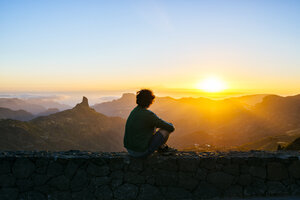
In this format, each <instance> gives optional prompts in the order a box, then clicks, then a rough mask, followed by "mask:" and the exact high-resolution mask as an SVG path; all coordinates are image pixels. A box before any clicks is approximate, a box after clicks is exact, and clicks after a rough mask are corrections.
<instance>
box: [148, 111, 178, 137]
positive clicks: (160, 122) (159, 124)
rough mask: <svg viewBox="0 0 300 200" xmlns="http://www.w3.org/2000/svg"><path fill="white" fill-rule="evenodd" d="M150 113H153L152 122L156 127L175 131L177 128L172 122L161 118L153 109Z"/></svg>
mask: <svg viewBox="0 0 300 200" xmlns="http://www.w3.org/2000/svg"><path fill="white" fill-rule="evenodd" d="M150 113H151V119H152V122H153V124H154V126H155V127H156V128H162V129H165V130H167V131H169V132H173V131H174V130H175V128H174V126H173V124H172V123H169V122H166V121H164V120H162V119H160V118H159V117H158V116H157V115H156V114H154V113H153V112H151V111H150Z"/></svg>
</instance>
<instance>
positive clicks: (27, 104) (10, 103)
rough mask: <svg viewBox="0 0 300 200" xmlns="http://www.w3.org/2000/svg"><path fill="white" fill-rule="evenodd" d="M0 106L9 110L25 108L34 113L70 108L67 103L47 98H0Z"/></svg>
mask: <svg viewBox="0 0 300 200" xmlns="http://www.w3.org/2000/svg"><path fill="white" fill-rule="evenodd" d="M0 107H3V108H9V109H11V110H25V111H27V112H30V113H32V114H34V115H38V114H39V113H42V112H45V111H47V109H49V108H57V109H59V110H60V111H62V110H66V109H70V108H71V107H70V106H68V105H65V104H60V103H58V102H56V101H53V100H51V99H47V98H29V99H19V98H0Z"/></svg>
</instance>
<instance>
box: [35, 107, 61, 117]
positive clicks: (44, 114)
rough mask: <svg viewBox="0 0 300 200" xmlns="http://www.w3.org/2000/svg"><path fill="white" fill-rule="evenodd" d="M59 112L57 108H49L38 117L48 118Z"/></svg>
mask: <svg viewBox="0 0 300 200" xmlns="http://www.w3.org/2000/svg"><path fill="white" fill-rule="evenodd" d="M57 112H59V110H58V109H57V108H48V109H47V110H46V111H44V112H41V113H39V114H38V116H47V115H51V114H54V113H57Z"/></svg>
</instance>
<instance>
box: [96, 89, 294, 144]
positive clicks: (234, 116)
mask: <svg viewBox="0 0 300 200" xmlns="http://www.w3.org/2000/svg"><path fill="white" fill-rule="evenodd" d="M135 106H136V103H135V95H134V94H124V95H123V96H122V97H121V98H120V99H116V100H113V101H111V102H105V103H101V104H96V105H94V108H95V110H96V111H98V112H103V113H105V114H106V115H109V116H119V117H122V118H124V119H126V118H127V117H128V115H129V113H130V111H131V110H132V109H133V108H134V107H135ZM150 110H152V111H153V112H155V113H156V114H157V115H158V116H159V117H161V118H162V119H165V120H166V121H169V122H172V123H173V124H174V125H175V132H174V133H172V136H171V137H170V139H169V144H171V145H173V146H175V147H177V148H185V147H191V146H194V145H195V144H196V145H206V144H209V145H212V146H216V147H222V148H223V147H224V148H228V147H234V146H241V145H244V144H248V143H249V144H250V143H255V142H258V143H261V142H260V141H261V140H263V141H265V142H266V143H267V142H268V141H273V143H274V141H278V142H280V140H282V139H283V138H284V137H287V139H286V140H283V141H286V142H288V141H290V140H291V139H293V137H291V136H289V135H287V134H286V133H287V132H288V131H291V130H295V129H297V128H300V95H296V96H290V97H280V96H276V95H264V94H262V95H248V96H242V97H233V98H228V99H223V100H211V99H207V98H181V99H174V98H171V97H157V98H156V99H155V102H154V104H153V105H151V107H150ZM280 135H281V136H280ZM279 136H280V137H279ZM272 137H275V139H274V138H273V139H271V138H272ZM276 137H277V139H276ZM278 137H279V138H280V139H278ZM267 138H268V139H267ZM288 138H289V139H288ZM270 143H272V142H270ZM273 143H272V144H273ZM252 146H253V148H254V147H255V148H261V147H262V146H261V145H257V146H255V145H254V144H253V145H252ZM275 146H276V145H275ZM266 148H269V147H267V146H266ZM272 148H273V147H272Z"/></svg>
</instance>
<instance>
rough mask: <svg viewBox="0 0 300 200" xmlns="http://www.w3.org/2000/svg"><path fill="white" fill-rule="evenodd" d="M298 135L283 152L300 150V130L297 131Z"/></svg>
mask: <svg viewBox="0 0 300 200" xmlns="http://www.w3.org/2000/svg"><path fill="white" fill-rule="evenodd" d="M298 132H299V134H298V135H297V137H295V138H294V140H293V141H290V142H289V143H288V144H287V145H286V146H285V148H284V150H295V151H299V150H300V129H298Z"/></svg>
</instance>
